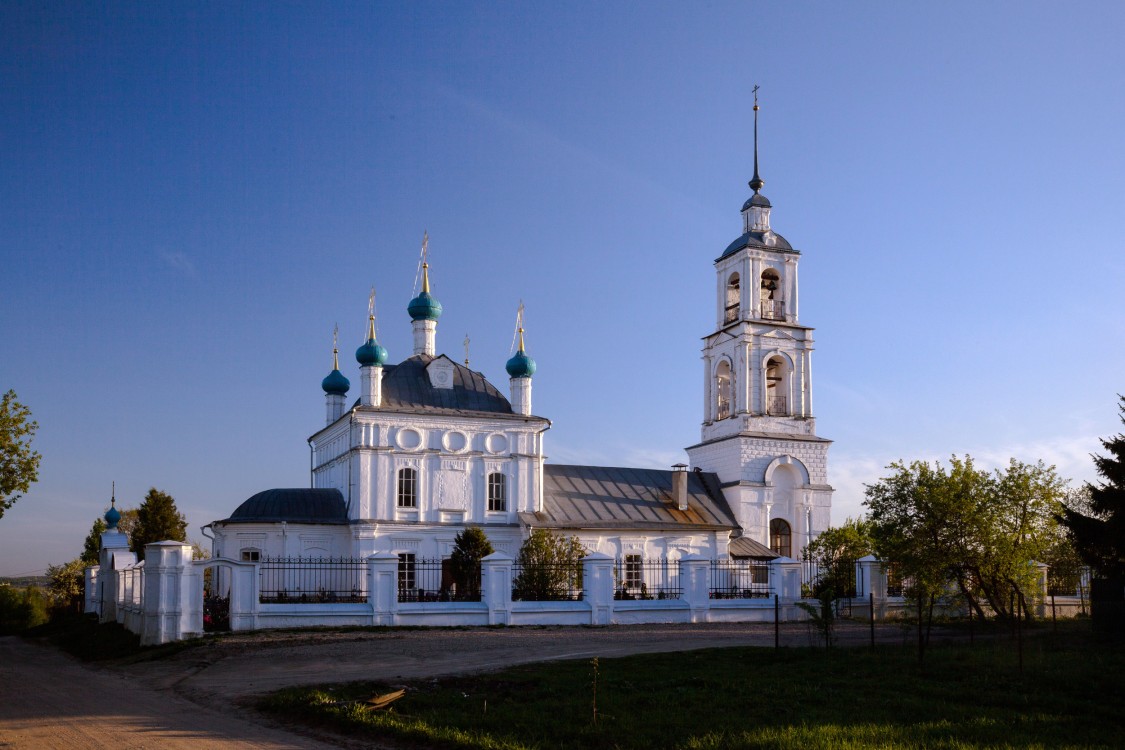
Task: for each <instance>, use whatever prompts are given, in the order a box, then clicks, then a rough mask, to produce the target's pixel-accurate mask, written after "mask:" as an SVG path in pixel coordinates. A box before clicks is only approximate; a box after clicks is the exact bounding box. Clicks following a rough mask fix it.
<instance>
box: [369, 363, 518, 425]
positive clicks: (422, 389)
mask: <svg viewBox="0 0 1125 750" xmlns="http://www.w3.org/2000/svg"><path fill="white" fill-rule="evenodd" d="M441 357H444V355H441V356H439V357H432V356H430V355H428V354H415V355H414V356H413V357H410V358H409V359H407V360H404V361H403V362H400V363H399V364H397V365H388V366H385V367H384V368H383V403H382V406H381V407H380V409H381V410H391V411H409V412H424V413H432V414H473V413H476V414H481V413H483V414H513V413H514V412H512V405H511V403H509V401H508V399H506V398H504V395H503V394H502V393H500V391H498V390H496V387H495V386H493V385H492V384H491V383H489V382H488V381H487V380H485V378H484V375H481V374H480V373H479V372H476V371H475V370H470V369H469V368H468V367H465V366H464V365H460V364H457V363H456V362H453V360H451V359H449V358H448V357H445V359H447V360H448V361H449V362H451V363H452V364H453V387H452V388H435V387H434V386H433V385H432V384H431V383H430V375H429V373H428V372H427V371H426V366H427V365H429V364H430V362H433V361H434V360H435V359H440V358H441ZM357 403H358V402H357Z"/></svg>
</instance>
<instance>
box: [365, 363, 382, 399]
mask: <svg viewBox="0 0 1125 750" xmlns="http://www.w3.org/2000/svg"><path fill="white" fill-rule="evenodd" d="M359 383H360V391H359V402H360V403H361V404H363V405H364V406H376V407H377V406H381V405H382V403H383V368H382V367H379V366H378V365H371V366H368V367H361V368H359Z"/></svg>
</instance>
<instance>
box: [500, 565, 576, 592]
mask: <svg viewBox="0 0 1125 750" xmlns="http://www.w3.org/2000/svg"><path fill="white" fill-rule="evenodd" d="M581 599H582V563H581V562H577V563H573V564H572V563H536V564H534V565H520V564H519V563H516V564H515V565H513V566H512V601H522V602H566V601H580V600H581Z"/></svg>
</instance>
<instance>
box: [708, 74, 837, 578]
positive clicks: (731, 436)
mask: <svg viewBox="0 0 1125 750" xmlns="http://www.w3.org/2000/svg"><path fill="white" fill-rule="evenodd" d="M753 111H754V176H753V178H752V179H751V180H750V183H749V185H750V189H751V190H752V191H753V194H752V195H751V196H750V198H749V199H747V201H746V202H745V203H744V204H743V206H742V221H743V224H742V234H741V235H740V236H739V237H738V238H736V239H735V240H734V242H732V243H730V245H728V246H727V248H726V250H724V251H723V253H722V255H720V256H719V258H718V259H717V260H716V261H715V271H716V277H717V278H716V281H717V285H716V287H717V288H716V292H717V294H716V305H715V312H716V324H715V329H714V332H713V333H711V334H710V335H708V336H706V337H705V338H704V344H703V365H704V382H703V394H704V398H703V405H704V409H703V425H702V429H701V430H700V432H701V435H700V442H699V443H697V444H696V445H693V446H691V447H689V448H688V449H687V453H688V457H689V458H690V460H691V464H692V466H694V467H696V468H700V469H703V470H704V471H713V472H715V473H717V474H718V475H719V480H720V482H722V484H723V487H724V488H725V489H724V495H725V496H726V499H727V501H728V503H729V504H730V507H731V508H732V509H734V511H735V515H736V517H737V518H738V522H739V525H740V526H742V529H743V533H744V534H746V535H748V536H750V537H751V538H753V539H755V540H757V541H758V542H761V543H762V544H767V545H769V546H771V548H773V551H774V552H775V553H777V554H779V555H782V556H784V557H799V556H800V553H801V549H802V547H804V546H805V545H807V544H808V543H809V542H810V541H811V540H812V539H813V537H815V536H816V534H818V533H819V532H820V531H822V530H824V529H825V528H827V526H828V523H829V511H830V508H831V503H832V488H831V487H830V486H829V485H828V476H827V471H828V470H827V453H828V445H829V443H830V441H828V440H825V439H824V438H822V437H818V436H817V434H816V421H815V419H814V418H813V409H812V351H813V336H812V333H813V329H812V328H809V327H808V326H805V325H801V324H800V323H799V322H798V317H797V263H798V261H799V260H800V259H801V254H800V253H799V252H798V251H797V250H795V249H793V247H792V245H790V244H789V242H788V241H786V239H785V238H784V237H782V236H781V235H780V234H778V233H777V232H775V231H773V229H772V228H771V226H770V210H771V208H772V206H771V205H770V202H769V199H768V198H766V196H764V195H762V192H761V191H762V187H763V186H764V185H765V180H763V179H762V175H761V166H760V163H759V154H758V146H759V143H758V112H759V111H760V106H759V104H758V87H757V86H755V87H754V110H753Z"/></svg>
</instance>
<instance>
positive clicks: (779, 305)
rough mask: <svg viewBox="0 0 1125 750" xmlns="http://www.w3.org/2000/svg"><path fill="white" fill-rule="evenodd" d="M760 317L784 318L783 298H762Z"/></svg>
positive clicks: (767, 318) (765, 318)
mask: <svg viewBox="0 0 1125 750" xmlns="http://www.w3.org/2000/svg"><path fill="white" fill-rule="evenodd" d="M761 317H762V319H763V320H785V300H781V299H764V300H762V306H761Z"/></svg>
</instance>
